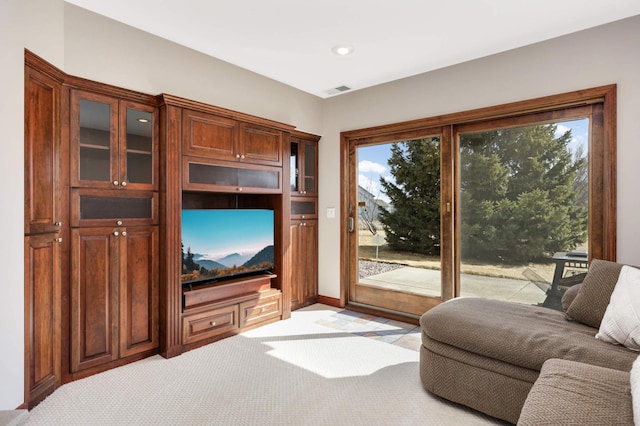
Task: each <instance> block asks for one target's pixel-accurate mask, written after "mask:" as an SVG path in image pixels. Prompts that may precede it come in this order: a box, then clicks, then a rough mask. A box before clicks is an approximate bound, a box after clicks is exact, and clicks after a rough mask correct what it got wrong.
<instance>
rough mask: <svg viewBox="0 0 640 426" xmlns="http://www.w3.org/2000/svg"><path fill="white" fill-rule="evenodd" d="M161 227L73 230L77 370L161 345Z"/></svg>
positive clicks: (74, 361)
mask: <svg viewBox="0 0 640 426" xmlns="http://www.w3.org/2000/svg"><path fill="white" fill-rule="evenodd" d="M158 254H159V252H158V227H157V226H147V227H144V226H140V227H129V228H125V227H104V228H74V229H72V231H71V259H72V264H71V271H72V274H71V324H72V328H71V371H72V372H78V371H81V370H86V369H89V368H92V367H98V366H103V365H105V364H108V363H110V362H112V361H115V360H117V359H119V358H124V357H127V356H131V355H135V354H138V353H141V352H145V351H151V350H153V349H155V348H156V347H157V345H158V284H157V283H158V273H159V272H158Z"/></svg>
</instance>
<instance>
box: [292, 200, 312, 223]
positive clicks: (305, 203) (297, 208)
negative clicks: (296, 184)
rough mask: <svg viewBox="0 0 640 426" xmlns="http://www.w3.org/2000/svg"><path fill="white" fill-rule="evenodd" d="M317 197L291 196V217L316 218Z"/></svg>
mask: <svg viewBox="0 0 640 426" xmlns="http://www.w3.org/2000/svg"><path fill="white" fill-rule="evenodd" d="M317 218H318V199H317V198H312V197H295V198H294V197H292V198H291V219H317Z"/></svg>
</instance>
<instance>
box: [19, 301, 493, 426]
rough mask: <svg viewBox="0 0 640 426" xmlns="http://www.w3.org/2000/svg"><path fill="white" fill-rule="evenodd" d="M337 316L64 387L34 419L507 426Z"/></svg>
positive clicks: (312, 317) (306, 318)
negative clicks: (426, 385) (441, 394)
mask: <svg viewBox="0 0 640 426" xmlns="http://www.w3.org/2000/svg"><path fill="white" fill-rule="evenodd" d="M339 313H340V310H338V309H335V308H331V307H328V306H325V305H314V306H311V307H308V308H305V309H302V310H298V311H295V312H294V313H293V315H292V318H291V319H289V320H286V321H280V322H278V323H275V324H270V325H267V326H264V327H261V328H259V329H256V330H251V331H249V332H246V333H243V334H241V335H238V336H234V337H231V338H228V339H224V340H221V341H219V342H216V343H213V344H211V345H208V346H205V347H203V348H200V349H196V350H193V351H190V352H187V353H185V354H183V355H181V356H178V357H175V358H171V359H164V358H162V357H160V356H154V357H151V358H148V359H145V360H142V361H139V362H136V363H133V364H130V365H126V366H123V367H120V368H116V369H114V370H110V371H108V372H105V373H102V374H98V375H95V376H92V377H88V378H86V379H83V380H79V381H76V382H73V383H69V384H66V385H64V386H62V387H61V388H59V389H58V390H56V391H55V392H54V394H53V395H51V396H50V397H48V398H47V399H46V400H45V401H43V402H42V403H41V404H40V405H38V406H37V407H36V408H34V409H33V410H32V411H31V413H30V416H29V420H28V422H27V424H28V425H92V426H95V425H265V424H266V425H481V424H499V423H498V422H496V421H494V420H493V419H490V418H487V417H485V416H482V415H480V414H478V413H475V412H473V411H470V410H466V409H464V408H462V407H459V406H456V405H453V404H450V403H448V402H446V401H443V400H441V399H438V398H436V397H434V396H432V395H430V394H429V393H427V392H426V391H425V390H424V389H423V388H422V385H421V382H420V378H419V373H418V360H419V354H418V352H417V351H415V350H411V349H406V348H404V347H401V346H399V345H394V344H390V343H385V341H383V340H377V339H374V338H369V337H366V336H367V335H368V333H367V332H366V330H362V329H361V328H362V327H363V324H360V329H359V330H358V331H357V332H354V333H352V332H348V331H345V330H340V329H336V328H335V327H329V326H327V325H326V324H328V323H332V321H333V319H335V316H336V315H337V314H339ZM333 323H335V321H333ZM366 324H369V325H364V326H365V327H370V326H371V325H370V324H374V323H373V322H366ZM348 327H349V324H346V328H348ZM388 328H393V326H392V325H388Z"/></svg>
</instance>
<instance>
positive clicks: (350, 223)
mask: <svg viewBox="0 0 640 426" xmlns="http://www.w3.org/2000/svg"><path fill="white" fill-rule="evenodd" d="M353 228H354V220H353V218H352V217H351V216H349V217H348V218H347V229H348V230H349V232H353Z"/></svg>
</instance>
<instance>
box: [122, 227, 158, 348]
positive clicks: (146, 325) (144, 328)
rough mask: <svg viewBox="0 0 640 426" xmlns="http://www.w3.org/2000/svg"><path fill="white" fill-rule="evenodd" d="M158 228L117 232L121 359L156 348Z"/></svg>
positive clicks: (137, 228)
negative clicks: (118, 235) (118, 233)
mask: <svg viewBox="0 0 640 426" xmlns="http://www.w3.org/2000/svg"><path fill="white" fill-rule="evenodd" d="M158 231H159V229H158V227H157V226H138V227H128V228H123V229H122V230H121V232H120V238H119V241H120V242H119V249H120V331H119V332H120V357H126V356H129V355H134V354H137V353H140V352H144V351H147V350H151V349H155V348H157V347H158V294H159V293H158V291H159V289H158V279H159V270H158V265H159V251H158V236H159V232H158Z"/></svg>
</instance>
